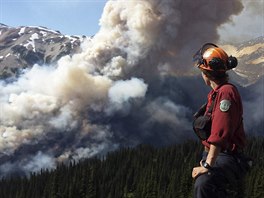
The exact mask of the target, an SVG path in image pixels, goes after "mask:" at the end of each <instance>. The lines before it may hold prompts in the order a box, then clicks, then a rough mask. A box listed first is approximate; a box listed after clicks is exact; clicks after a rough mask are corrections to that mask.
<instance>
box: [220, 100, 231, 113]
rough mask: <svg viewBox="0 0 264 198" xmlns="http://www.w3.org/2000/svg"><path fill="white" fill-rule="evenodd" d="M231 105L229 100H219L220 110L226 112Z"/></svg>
mask: <svg viewBox="0 0 264 198" xmlns="http://www.w3.org/2000/svg"><path fill="white" fill-rule="evenodd" d="M230 106H231V102H230V101H229V100H221V102H220V110H221V111H223V112H226V111H228V110H229V108H230Z"/></svg>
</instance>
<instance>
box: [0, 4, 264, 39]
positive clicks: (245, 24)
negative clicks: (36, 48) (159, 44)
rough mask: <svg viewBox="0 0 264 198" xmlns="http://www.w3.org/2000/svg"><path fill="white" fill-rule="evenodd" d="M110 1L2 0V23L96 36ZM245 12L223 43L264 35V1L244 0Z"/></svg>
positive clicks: (230, 25) (224, 34) (226, 27)
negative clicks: (103, 13)
mask: <svg viewBox="0 0 264 198" xmlns="http://www.w3.org/2000/svg"><path fill="white" fill-rule="evenodd" d="M106 2H107V0H0V22H1V23H4V24H6V25H9V26H12V27H18V26H23V25H25V26H44V27H47V28H50V29H53V30H59V31H60V32H61V33H63V34H67V35H86V36H92V35H94V34H96V33H97V32H98V30H99V20H100V18H101V15H102V12H103V8H104V6H105V4H106ZM243 4H244V9H243V11H242V12H241V13H240V14H239V15H238V16H233V17H232V21H230V23H228V24H225V25H223V26H222V27H221V28H219V34H220V35H221V40H222V41H223V42H229V41H232V42H236V41H237V42H238V41H241V39H243V40H250V39H252V38H256V37H259V36H263V35H264V0H243Z"/></svg>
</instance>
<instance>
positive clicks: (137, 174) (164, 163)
mask: <svg viewBox="0 0 264 198" xmlns="http://www.w3.org/2000/svg"><path fill="white" fill-rule="evenodd" d="M201 152H202V146H201V144H200V142H195V141H187V142H185V143H182V144H180V145H171V146H166V147H158V148H157V147H153V146H150V145H139V146H137V147H135V148H120V149H119V150H117V151H114V152H110V153H108V154H107V155H106V156H103V157H100V158H99V157H95V158H92V159H86V160H83V161H81V162H74V161H73V162H71V163H70V164H68V165H65V164H61V165H59V166H58V167H57V168H56V169H55V170H42V171H41V172H38V173H32V174H31V175H30V177H6V178H2V179H1V181H0V197H1V198H191V197H192V194H193V183H194V181H193V179H192V177H191V172H192V168H193V167H194V166H197V165H198V164H199V160H200V155H201ZM245 153H246V155H248V156H250V157H252V158H253V159H254V165H253V167H252V168H251V170H250V171H249V172H248V174H247V176H246V178H245V181H244V182H243V184H242V185H241V186H240V189H239V191H240V193H241V195H240V197H244V198H263V197H264V138H263V137H251V138H249V139H248V146H247V149H246V151H245Z"/></svg>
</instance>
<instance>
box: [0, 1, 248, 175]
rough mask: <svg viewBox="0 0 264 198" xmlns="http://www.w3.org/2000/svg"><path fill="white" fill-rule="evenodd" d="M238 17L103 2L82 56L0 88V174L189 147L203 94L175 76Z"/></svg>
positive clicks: (221, 8) (189, 4)
mask: <svg viewBox="0 0 264 198" xmlns="http://www.w3.org/2000/svg"><path fill="white" fill-rule="evenodd" d="M242 8H243V6H242V4H241V2H240V1H239V0H234V1H216V0H215V1H207V0H199V1H191V0H187V1H186V0H185V1H182V0H166V1H164V0H145V1H138V0H131V1H124V0H116V1H108V2H107V3H106V6H105V8H104V12H103V14H102V17H101V20H100V25H101V28H100V30H99V32H98V33H97V34H96V35H95V36H94V37H93V38H92V39H89V40H86V41H85V42H84V43H83V44H82V52H81V53H79V54H75V55H73V56H72V57H70V56H65V57H62V58H61V59H60V60H59V61H58V63H57V64H56V65H51V66H45V65H42V66H39V65H35V66H34V67H33V68H30V69H27V70H24V71H21V74H20V76H19V78H18V79H16V80H15V81H11V82H10V81H8V82H7V81H1V82H0V89H1V92H0V105H1V118H0V164H1V165H0V175H1V176H4V175H8V174H13V173H26V174H27V173H28V172H29V171H39V170H41V169H50V168H54V167H55V166H56V164H57V163H58V162H68V161H70V160H79V159H82V158H87V157H92V156H94V155H97V154H104V153H105V152H108V151H111V150H114V149H116V148H118V147H119V146H122V145H125V146H128V145H129V146H133V145H136V144H139V143H152V144H156V145H164V144H171V143H177V142H180V141H182V140H184V139H187V138H192V137H193V134H192V130H191V119H192V113H193V109H194V108H197V107H198V106H199V105H200V104H201V103H202V100H203V99H204V98H203V97H202V96H203V94H206V92H207V91H206V90H204V89H203V88H201V87H202V86H204V85H203V82H202V80H198V79H196V78H194V77H180V76H181V75H183V74H186V73H188V72H190V71H191V72H193V71H192V63H191V57H192V55H193V53H194V52H195V51H196V50H197V49H198V48H199V47H200V45H201V44H203V43H204V42H208V41H210V42H214V41H217V40H218V38H219V35H218V33H217V28H218V27H219V26H220V25H221V24H224V23H225V22H227V21H229V20H230V17H231V16H232V15H235V14H238V13H239V12H240V11H241V10H242ZM171 74H173V75H171ZM175 75H176V76H175ZM195 87H196V88H198V87H199V90H201V91H200V92H199V93H196V94H195V95H194V88H195ZM196 90H198V89H196Z"/></svg>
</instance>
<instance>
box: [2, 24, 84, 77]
mask: <svg viewBox="0 0 264 198" xmlns="http://www.w3.org/2000/svg"><path fill="white" fill-rule="evenodd" d="M86 38H87V37H86V36H68V35H63V34H61V33H60V32H59V31H55V30H51V29H48V28H46V27H42V26H19V27H17V28H14V27H10V26H7V25H5V24H0V66H1V67H0V78H1V79H4V78H8V77H11V76H13V75H15V74H16V73H17V71H18V70H19V69H23V68H27V67H32V66H33V65H34V64H39V65H46V64H52V63H55V62H56V61H57V60H59V59H60V58H61V57H63V56H65V55H73V54H75V53H78V52H79V51H80V44H81V42H82V41H83V40H84V39H86Z"/></svg>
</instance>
